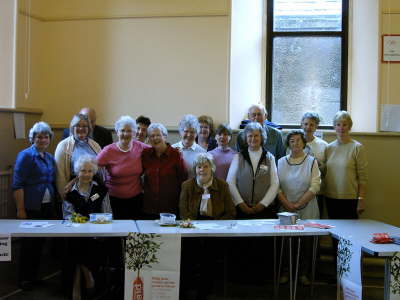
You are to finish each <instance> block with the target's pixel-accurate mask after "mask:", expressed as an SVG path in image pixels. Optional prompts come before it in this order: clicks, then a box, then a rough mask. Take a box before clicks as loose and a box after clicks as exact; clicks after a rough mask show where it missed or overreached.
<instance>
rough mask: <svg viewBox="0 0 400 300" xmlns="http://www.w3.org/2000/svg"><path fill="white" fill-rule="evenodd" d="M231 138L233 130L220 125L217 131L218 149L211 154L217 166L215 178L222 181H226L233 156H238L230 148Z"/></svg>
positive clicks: (225, 125)
mask: <svg viewBox="0 0 400 300" xmlns="http://www.w3.org/2000/svg"><path fill="white" fill-rule="evenodd" d="M231 138H232V129H231V128H230V127H229V125H227V124H221V125H219V126H218V128H217V130H216V131H215V139H216V140H217V143H218V148H215V149H214V150H211V151H210V152H209V153H210V154H211V155H212V156H213V158H214V162H215V166H216V170H215V177H217V178H219V179H222V180H226V177H227V176H228V171H229V167H230V166H231V163H232V160H233V156H234V155H235V154H236V151H235V150H233V149H232V148H231V147H229V142H230V140H231Z"/></svg>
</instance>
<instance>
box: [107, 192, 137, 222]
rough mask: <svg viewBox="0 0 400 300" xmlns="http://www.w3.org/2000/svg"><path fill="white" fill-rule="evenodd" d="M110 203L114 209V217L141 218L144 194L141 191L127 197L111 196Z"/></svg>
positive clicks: (116, 218) (122, 218) (117, 218)
mask: <svg viewBox="0 0 400 300" xmlns="http://www.w3.org/2000/svg"><path fill="white" fill-rule="evenodd" d="M110 204H111V208H112V211H113V219H115V220H139V219H140V215H141V211H142V204H143V194H142V193H140V194H138V195H136V196H134V197H131V198H127V199H122V198H117V197H113V196H110Z"/></svg>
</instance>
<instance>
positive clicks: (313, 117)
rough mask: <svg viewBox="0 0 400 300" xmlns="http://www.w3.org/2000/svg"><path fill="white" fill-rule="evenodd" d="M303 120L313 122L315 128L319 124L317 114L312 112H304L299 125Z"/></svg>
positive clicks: (319, 120) (319, 119)
mask: <svg viewBox="0 0 400 300" xmlns="http://www.w3.org/2000/svg"><path fill="white" fill-rule="evenodd" d="M305 119H310V120H313V121H314V122H315V124H316V125H317V126H318V125H319V123H320V122H321V117H320V116H319V114H317V113H316V112H313V111H307V112H305V113H304V115H303V116H302V117H301V123H303V121H304V120H305Z"/></svg>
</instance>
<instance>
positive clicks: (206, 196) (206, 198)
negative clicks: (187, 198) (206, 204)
mask: <svg viewBox="0 0 400 300" xmlns="http://www.w3.org/2000/svg"><path fill="white" fill-rule="evenodd" d="M210 198H211V197H210V194H203V195H202V196H201V200H208V199H210Z"/></svg>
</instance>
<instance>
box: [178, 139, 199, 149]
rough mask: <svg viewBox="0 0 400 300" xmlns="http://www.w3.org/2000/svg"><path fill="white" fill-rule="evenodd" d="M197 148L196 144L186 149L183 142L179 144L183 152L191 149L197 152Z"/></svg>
mask: <svg viewBox="0 0 400 300" xmlns="http://www.w3.org/2000/svg"><path fill="white" fill-rule="evenodd" d="M197 147H198V146H197V144H196V142H193V144H192V146H190V147H189V148H185V147H184V146H183V143H182V141H180V142H179V148H181V149H182V150H188V149H190V150H192V151H196V149H197ZM199 147H200V146H199Z"/></svg>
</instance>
